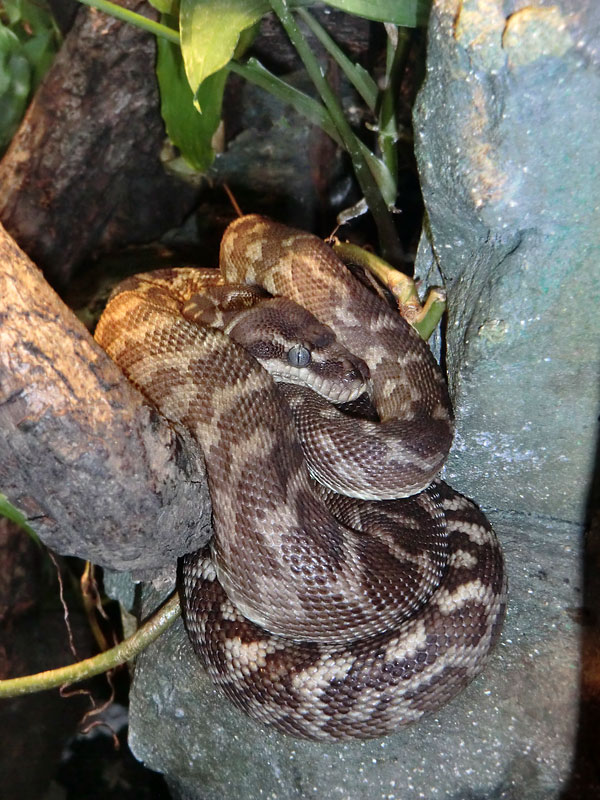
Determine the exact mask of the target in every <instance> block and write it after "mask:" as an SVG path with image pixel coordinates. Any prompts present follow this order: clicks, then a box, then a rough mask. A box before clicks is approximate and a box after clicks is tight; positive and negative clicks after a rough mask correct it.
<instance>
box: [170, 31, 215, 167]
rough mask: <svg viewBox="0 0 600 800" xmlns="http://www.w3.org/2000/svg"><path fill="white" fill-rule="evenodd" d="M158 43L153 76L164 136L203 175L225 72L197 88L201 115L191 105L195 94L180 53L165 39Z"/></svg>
mask: <svg viewBox="0 0 600 800" xmlns="http://www.w3.org/2000/svg"><path fill="white" fill-rule="evenodd" d="M157 44H158V57H157V65H156V74H157V76H158V82H159V86H160V97H161V111H162V116H163V119H164V121H165V126H166V129H167V134H168V136H169V139H170V140H171V141H172V142H173V144H174V145H176V147H178V148H179V151H180V152H181V155H182V156H183V158H184V159H185V161H186V162H187V163H188V164H189V165H190V166H191V167H192V168H193V169H195V170H197V171H199V172H204V171H205V170H206V169H207V168H208V167H209V166H210V165H211V164H212V162H213V160H214V156H215V154H214V150H213V147H212V138H213V136H214V134H215V131H216V130H217V127H218V125H219V122H220V120H221V105H222V102H223V91H224V88H225V80H226V78H227V71H226V70H220V71H219V72H217V73H215V74H213V75H211V76H210V77H209V78H207V79H206V80H205V81H204V82H203V84H202V86H201V87H200V88H199V90H198V100H199V102H200V104H201V106H202V111H203V113H202V114H200V113H198V111H197V110H196V108H195V106H194V93H193V92H192V90H191V89H190V85H189V83H188V80H187V77H186V74H185V68H184V65H183V59H182V57H181V50H180V49H179V47H178V46H177V45H175V44H173V43H171V42H168V41H166V40H165V39H161V38H158V39H157Z"/></svg>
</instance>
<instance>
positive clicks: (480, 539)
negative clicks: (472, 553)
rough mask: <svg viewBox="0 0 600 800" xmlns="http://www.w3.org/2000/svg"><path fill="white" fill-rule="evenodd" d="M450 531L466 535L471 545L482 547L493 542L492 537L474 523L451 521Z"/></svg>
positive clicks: (491, 534)
mask: <svg viewBox="0 0 600 800" xmlns="http://www.w3.org/2000/svg"><path fill="white" fill-rule="evenodd" d="M452 529H453V530H455V531H459V532H460V533H466V534H467V536H468V537H469V539H470V540H471V541H472V542H473V544H477V545H480V546H481V545H484V544H491V543H493V542H494V535H493V533H492V532H491V531H488V530H487V528H484V527H483V526H482V525H477V524H476V523H474V522H464V521H462V520H452Z"/></svg>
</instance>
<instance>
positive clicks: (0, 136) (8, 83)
mask: <svg viewBox="0 0 600 800" xmlns="http://www.w3.org/2000/svg"><path fill="white" fill-rule="evenodd" d="M30 88H31V67H30V66H29V61H28V60H27V58H26V57H25V55H24V53H23V47H22V45H21V42H20V41H19V39H18V38H17V36H16V35H15V34H14V33H13V32H12V31H11V30H9V29H8V28H5V27H4V26H3V25H1V24H0V153H1V152H2V151H3V150H4V149H5V148H6V147H7V145H8V144H9V142H10V140H11V139H12V137H13V134H14V133H15V131H16V130H17V127H18V125H19V122H20V121H21V117H22V116H23V113H24V112H25V108H26V107H27V98H28V97H29V91H30Z"/></svg>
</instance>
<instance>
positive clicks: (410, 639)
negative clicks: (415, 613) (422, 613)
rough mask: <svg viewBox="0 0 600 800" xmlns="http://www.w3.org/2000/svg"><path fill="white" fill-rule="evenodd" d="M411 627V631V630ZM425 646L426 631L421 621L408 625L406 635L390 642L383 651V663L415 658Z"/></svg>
mask: <svg viewBox="0 0 600 800" xmlns="http://www.w3.org/2000/svg"><path fill="white" fill-rule="evenodd" d="M411 627H412V629H411ZM426 644H427V629H426V627H425V623H424V622H422V621H421V620H417V621H416V622H414V623H412V626H411V623H408V626H407V628H406V633H403V634H402V635H401V636H400V637H399V638H398V639H394V640H392V641H391V642H390V643H389V644H388V646H387V648H386V650H385V661H402V660H403V659H405V658H411V657H412V656H415V655H416V654H417V653H418V651H419V650H423V649H424V648H425V646H426Z"/></svg>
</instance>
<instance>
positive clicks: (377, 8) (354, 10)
mask: <svg viewBox="0 0 600 800" xmlns="http://www.w3.org/2000/svg"><path fill="white" fill-rule="evenodd" d="M327 5H328V6H333V7H334V8H339V9H341V10H342V11H345V12H346V13H348V14H355V15H356V16H358V17H365V19H374V20H377V21H379V22H393V23H394V24H395V25H402V26H403V27H405V28H417V27H419V26H420V25H426V24H427V19H428V17H429V9H430V8H431V0H327Z"/></svg>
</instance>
